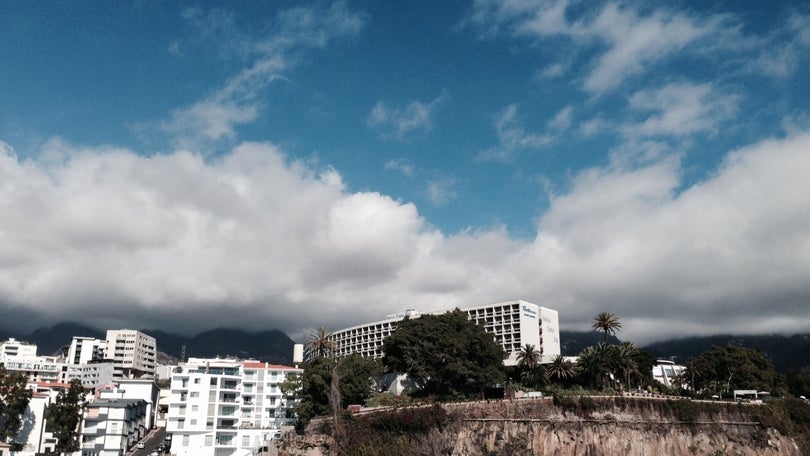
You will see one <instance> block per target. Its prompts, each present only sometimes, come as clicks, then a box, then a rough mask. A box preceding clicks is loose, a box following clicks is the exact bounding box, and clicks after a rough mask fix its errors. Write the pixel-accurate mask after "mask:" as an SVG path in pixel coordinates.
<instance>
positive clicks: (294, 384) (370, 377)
mask: <svg viewBox="0 0 810 456" xmlns="http://www.w3.org/2000/svg"><path fill="white" fill-rule="evenodd" d="M381 371H382V367H381V366H380V364H379V362H378V361H377V360H374V359H370V358H363V357H362V356H361V355H357V354H354V355H349V356H347V357H345V358H339V359H332V358H324V357H323V356H316V357H315V358H312V359H311V360H310V361H309V362H307V363H306V364H305V365H304V373H303V374H302V375H301V376H295V377H290V378H288V379H287V381H285V382H284V383H282V384H281V385H279V386H280V387H281V389H282V391H283V392H284V393H285V394H296V395H298V399H299V401H298V405H297V406H296V408H295V412H296V414H297V416H298V423H297V426H298V427H299V429H300V428H302V427H303V426H306V423H308V422H309V421H310V420H311V419H312V418H314V417H316V416H322V415H327V414H330V413H331V414H335V413H336V412H339V411H340V409H341V408H342V405H343V404H345V405H352V404H361V405H363V404H365V403H366V401H367V400H368V399H369V398H370V397H371V395H372V394H374V393H375V390H374V380H375V379H376V377H377V376H378V375H379V374H380V372H381Z"/></svg>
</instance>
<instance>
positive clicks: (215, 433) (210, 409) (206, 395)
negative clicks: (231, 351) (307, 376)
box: [166, 358, 303, 456]
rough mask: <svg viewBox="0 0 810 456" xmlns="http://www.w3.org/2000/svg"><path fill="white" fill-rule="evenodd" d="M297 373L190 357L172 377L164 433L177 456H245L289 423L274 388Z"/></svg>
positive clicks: (289, 407)
mask: <svg viewBox="0 0 810 456" xmlns="http://www.w3.org/2000/svg"><path fill="white" fill-rule="evenodd" d="M301 373H303V370H302V369H297V368H293V367H287V366H278V365H273V364H268V363H263V362H258V361H242V360H233V359H218V358H217V359H204V358H190V359H189V360H188V362H186V363H185V364H182V365H181V366H179V367H178V368H177V369H176V372H175V373H174V374H173V375H172V381H171V392H170V397H169V411H168V415H167V422H166V432H167V433H170V434H172V454H173V455H177V456H231V455H233V456H236V455H250V454H253V452H254V451H255V450H256V449H257V448H260V447H263V446H266V445H267V442H268V441H270V440H272V439H273V438H274V437H275V435H276V434H278V433H279V432H280V430H281V427H282V426H289V425H292V423H293V422H294V421H295V417H294V414H293V408H294V407H295V405H296V399H295V398H292V397H287V396H286V395H284V394H282V392H281V389H280V387H279V384H280V383H282V382H283V381H284V380H285V379H286V378H287V376H289V375H291V374H301Z"/></svg>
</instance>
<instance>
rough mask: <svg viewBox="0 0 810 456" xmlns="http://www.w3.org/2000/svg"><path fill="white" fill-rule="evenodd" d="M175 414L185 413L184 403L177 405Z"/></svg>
mask: <svg viewBox="0 0 810 456" xmlns="http://www.w3.org/2000/svg"><path fill="white" fill-rule="evenodd" d="M177 414H178V415H185V414H186V406H185V404H184V405H180V406H178V407H177Z"/></svg>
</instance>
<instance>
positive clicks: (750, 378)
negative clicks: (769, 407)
mask: <svg viewBox="0 0 810 456" xmlns="http://www.w3.org/2000/svg"><path fill="white" fill-rule="evenodd" d="M687 369H688V376H689V377H691V378H694V382H695V389H696V390H697V391H701V390H704V391H706V392H707V393H713V394H717V393H721V392H723V391H731V390H735V389H756V390H758V391H768V392H774V389H776V388H779V387H780V386H781V385H780V384H779V376H778V375H777V374H776V370H775V369H774V367H773V364H772V363H771V362H770V360H768V358H766V357H765V355H764V354H763V353H762V352H761V351H759V350H752V349H750V348H745V347H738V346H736V345H732V344H728V345H726V346H725V347H714V348H712V349H711V350H709V351H706V352H704V353H703V354H701V355H700V356H698V357H697V358H695V359H694V360H692V362H690V363H689V365H688V366H687Z"/></svg>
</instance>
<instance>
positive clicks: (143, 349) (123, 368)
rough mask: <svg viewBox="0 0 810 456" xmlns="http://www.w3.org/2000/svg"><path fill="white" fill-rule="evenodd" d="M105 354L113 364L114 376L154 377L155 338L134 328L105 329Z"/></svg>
mask: <svg viewBox="0 0 810 456" xmlns="http://www.w3.org/2000/svg"><path fill="white" fill-rule="evenodd" d="M105 356H106V357H107V359H112V360H113V363H114V364H115V371H114V376H115V378H149V379H151V378H154V377H155V364H156V363H155V361H156V359H157V343H156V341H155V338H154V337H152V336H149V335H147V334H144V333H142V332H140V331H136V330H134V329H117V330H114V329H110V330H107V340H106V348H105Z"/></svg>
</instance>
